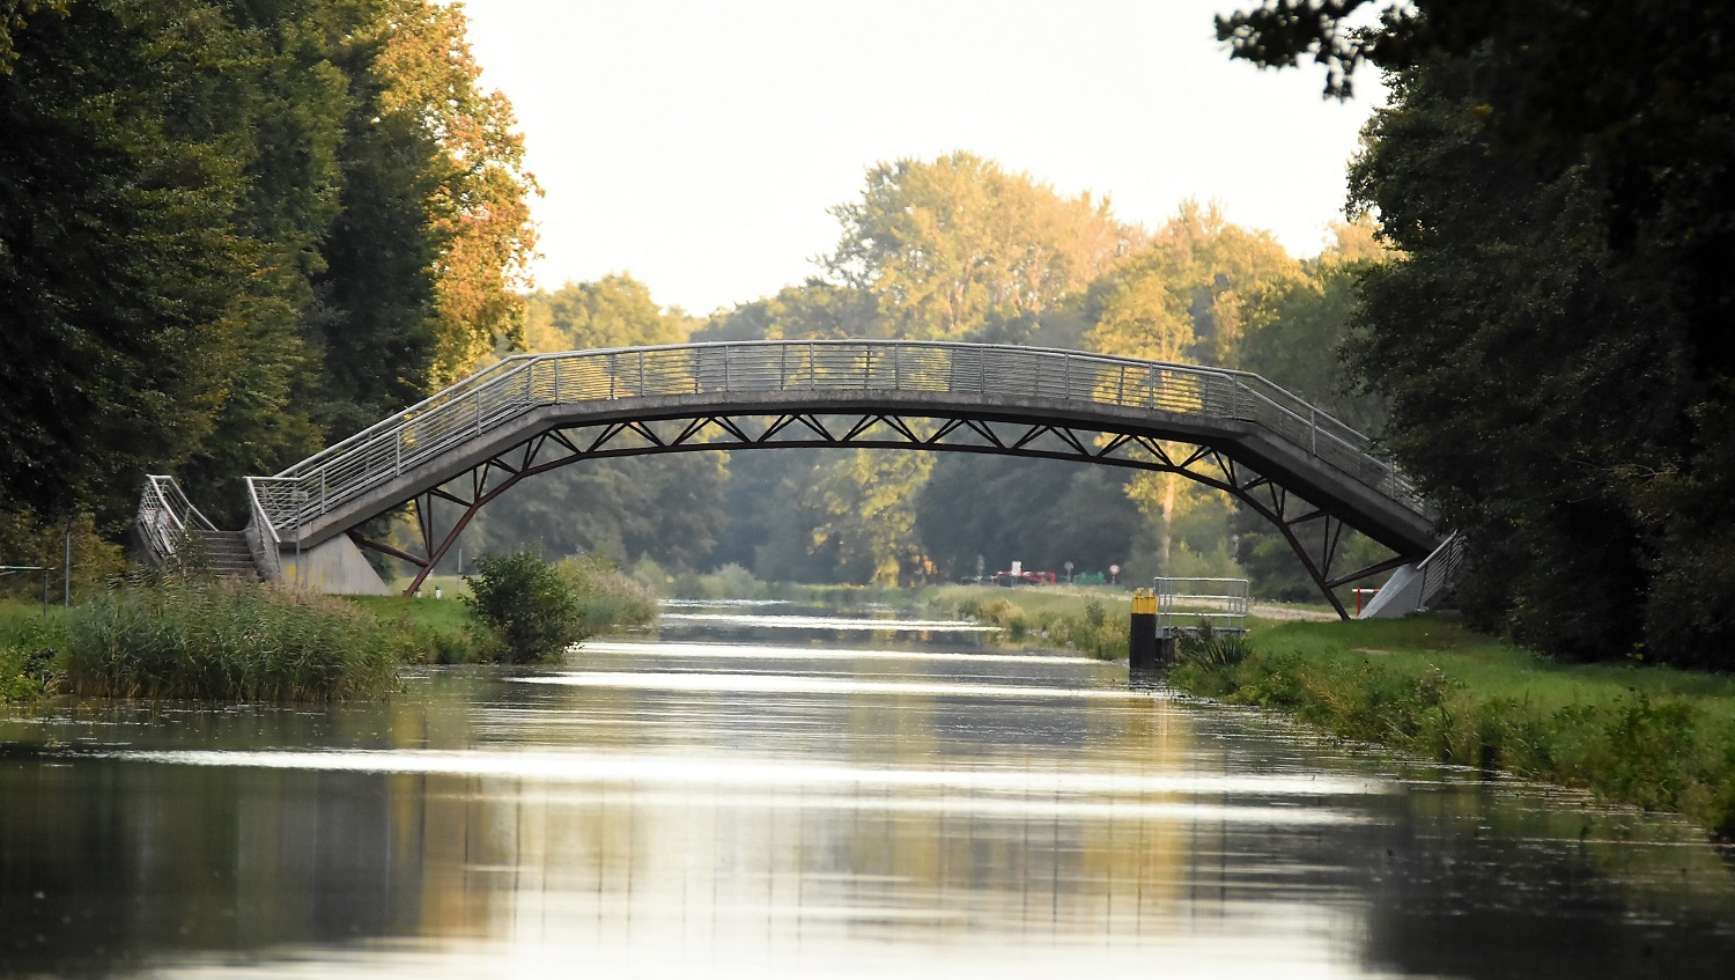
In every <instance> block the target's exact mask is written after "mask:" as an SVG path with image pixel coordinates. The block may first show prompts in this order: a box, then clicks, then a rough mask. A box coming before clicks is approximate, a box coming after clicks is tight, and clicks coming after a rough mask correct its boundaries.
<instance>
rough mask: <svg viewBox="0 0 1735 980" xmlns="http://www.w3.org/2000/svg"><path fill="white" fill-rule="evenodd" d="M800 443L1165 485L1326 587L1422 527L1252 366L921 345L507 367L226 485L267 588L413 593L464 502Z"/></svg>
mask: <svg viewBox="0 0 1735 980" xmlns="http://www.w3.org/2000/svg"><path fill="white" fill-rule="evenodd" d="M812 446H832V447H859V448H885V449H903V450H917V451H928V452H975V453H993V454H999V455H1013V456H1027V457H1033V458H1045V459H1068V460H1075V461H1080V462H1086V463H1093V464H1098V465H1108V466H1121V467H1131V468H1136V469H1143V470H1151V471H1157V472H1170V473H1176V474H1180V475H1182V476H1185V477H1187V478H1188V479H1192V480H1195V481H1198V482H1200V483H1203V484H1206V485H1208V486H1212V487H1215V488H1217V489H1219V490H1222V491H1224V492H1226V493H1230V494H1232V495H1234V496H1235V497H1237V498H1238V499H1239V500H1241V502H1242V503H1243V504H1245V505H1247V506H1249V507H1251V508H1252V509H1254V510H1255V511H1256V512H1258V513H1260V514H1261V515H1263V516H1264V517H1266V518H1267V519H1268V520H1270V521H1271V522H1272V523H1273V524H1274V526H1276V527H1277V528H1278V529H1279V530H1280V531H1281V532H1282V533H1283V535H1284V536H1285V537H1286V538H1287V539H1288V541H1289V543H1290V544H1291V546H1292V547H1293V548H1294V549H1295V550H1296V553H1297V556H1298V557H1299V558H1300V560H1301V561H1302V563H1303V564H1304V565H1305V566H1306V567H1307V570H1308V572H1309V574H1310V575H1311V576H1312V578H1313V580H1314V581H1315V583H1316V584H1317V585H1319V586H1320V587H1321V588H1322V589H1323V590H1325V591H1326V592H1327V595H1328V596H1329V595H1330V589H1331V588H1335V587H1336V586H1338V585H1342V584H1345V583H1347V582H1350V581H1354V580H1357V579H1359V578H1363V577H1366V576H1368V575H1371V574H1375V573H1377V572H1380V571H1384V570H1387V569H1390V568H1395V567H1398V566H1400V565H1405V564H1411V563H1415V562H1417V561H1418V560H1420V559H1421V558H1423V557H1424V556H1426V555H1428V554H1429V553H1430V552H1432V551H1433V550H1434V549H1435V548H1436V546H1437V545H1439V543H1440V541H1441V537H1442V536H1441V535H1440V534H1439V533H1438V531H1437V530H1436V528H1435V525H1434V521H1433V519H1432V517H1431V516H1430V514H1429V512H1428V509H1427V507H1426V505H1425V503H1424V502H1423V500H1422V499H1421V498H1420V497H1419V495H1418V494H1417V493H1416V490H1415V488H1414V487H1413V486H1412V485H1411V484H1410V482H1409V481H1408V480H1407V479H1406V478H1405V477H1404V475H1403V473H1401V472H1400V471H1398V470H1397V469H1396V468H1395V467H1394V466H1393V465H1392V464H1391V462H1390V461H1389V460H1387V459H1385V458H1382V457H1381V456H1379V455H1378V454H1376V453H1375V452H1374V451H1372V449H1371V447H1370V444H1369V441H1368V439H1367V438H1366V437H1365V436H1363V435H1362V434H1361V433H1359V432H1357V431H1356V430H1354V429H1353V428H1351V427H1350V426H1348V425H1345V424H1344V423H1343V422H1341V421H1339V420H1338V419H1336V418H1334V417H1332V416H1331V415H1330V414H1328V413H1326V412H1324V411H1321V410H1319V409H1318V408H1316V407H1315V406H1313V405H1311V404H1309V403H1308V402H1306V401H1304V400H1303V399H1301V398H1299V397H1297V396H1296V395H1294V394H1292V393H1290V392H1288V391H1286V390H1285V389H1283V388H1281V387H1279V386H1278V385H1275V384H1273V383H1271V382H1270V381H1267V380H1266V379H1264V378H1262V377H1260V376H1258V375H1254V374H1248V373H1245V372H1239V371H1230V370H1223V369H1217V368H1207V367H1199V366H1194V365H1184V364H1170V363H1163V362H1153V361H1141V360H1131V359H1126V358H1116V357H1106V356H1103V355H1099V354H1091V353H1085V352H1081V351H1068V350H1050V349H1042V348H1031V347H1016V346H999V345H978V344H954V343H936V342H925V341H749V342H731V343H715V344H683V345H674V346H659V347H635V348H623V349H618V350H593V351H571V352H567V353H559V354H533V355H528V354H527V355H518V356H515V357H509V358H507V359H505V360H503V361H501V362H500V363H498V364H495V365H493V366H492V367H489V368H486V369H484V370H482V371H480V372H478V373H476V374H475V375H472V376H471V377H469V378H466V379H464V380H463V381H460V382H458V383H456V384H454V385H452V386H451V387H449V388H447V389H445V390H444V391H441V392H439V393H438V394H435V395H434V396H432V397H430V398H428V399H427V400H425V401H423V402H421V403H419V404H416V405H413V406H411V407H409V408H406V409H404V410H403V411H401V412H398V413H397V414H395V415H393V416H391V417H390V418H387V419H385V420H383V421H381V422H379V423H378V424H376V425H374V426H371V427H369V428H368V429H365V430H363V431H361V432H358V433H356V434H355V435H353V436H350V437H349V438H347V439H345V440H343V441H342V442H339V443H337V444H336V445H334V446H331V447H330V448H328V449H325V450H322V451H321V452H319V453H316V454H314V455H313V456H310V457H308V458H307V459H304V460H302V461H301V462H299V463H296V464H295V465H293V466H291V467H289V468H288V469H286V470H284V471H283V472H281V473H278V474H276V475H275V476H260V477H250V478H248V480H247V487H248V493H249V497H250V499H249V504H250V509H251V513H252V519H251V521H250V523H249V525H248V527H247V529H246V535H247V540H248V541H249V544H250V547H251V548H252V549H253V552H254V554H255V557H256V559H257V561H258V563H259V565H260V570H261V573H262V574H263V575H265V576H266V577H268V578H278V577H282V576H283V575H284V574H285V573H284V568H285V565H286V563H287V564H290V565H294V564H295V563H296V562H305V561H306V555H308V554H311V553H313V552H316V551H319V550H320V549H321V548H322V547H323V546H326V545H327V544H329V543H337V545H338V546H339V547H346V548H347V547H348V545H346V544H344V542H346V541H347V542H352V543H353V544H354V545H355V546H359V547H364V548H373V549H376V550H379V551H382V552H384V553H387V554H391V555H393V556H395V557H398V558H400V559H403V560H405V561H407V562H410V563H411V564H412V565H415V566H417V567H418V568H419V569H420V570H421V572H420V574H418V575H417V577H416V580H415V585H413V586H412V590H413V589H414V588H416V587H418V586H419V585H420V583H421V580H422V578H423V577H424V576H425V575H426V573H427V571H428V570H429V569H431V568H432V567H433V566H434V564H436V563H437V562H438V561H439V560H440V558H441V557H442V556H443V555H444V554H445V552H446V550H447V549H448V548H449V547H451V546H452V544H453V543H454V542H455V541H456V539H457V537H458V535H459V533H461V532H462V530H463V528H464V526H465V525H466V524H467V523H468V522H469V520H470V518H471V517H472V516H473V515H474V514H475V513H476V512H477V511H478V510H479V509H480V508H481V507H483V506H485V505H486V504H487V503H488V502H490V501H492V500H493V499H495V498H496V497H498V496H499V495H500V494H501V493H502V492H504V491H505V490H507V489H508V488H510V487H511V486H513V485H514V484H516V483H517V482H518V481H519V480H522V479H525V478H527V477H530V476H534V475H536V474H539V473H543V472H546V471H548V470H551V469H554V468H556V467H559V466H564V465H567V464H569V463H573V462H577V461H581V460H587V459H604V458H610V457H620V456H638V455H651V454H658V453H670V452H694V451H715V450H763V449H776V448H797V447H812ZM172 484H173V481H172V480H170V481H167V483H165V482H164V480H163V478H155V479H153V481H152V482H151V484H150V485H148V486H147V488H146V496H145V502H144V505H143V506H142V507H141V512H140V521H141V530H144V529H145V524H146V523H147V522H154V524H155V525H157V530H158V531H159V532H160V530H161V528H162V527H163V526H168V525H174V524H175V523H176V522H178V521H180V520H181V519H182V515H181V514H180V511H181V510H191V505H190V504H186V503H185V498H184V497H183V496H182V495H180V493H179V491H178V489H177V488H174V487H173V485H172ZM165 487H167V488H168V489H166V490H165ZM153 495H154V496H153ZM177 499H178V500H179V501H180V502H181V503H179V504H178V503H177V502H176V500H177ZM412 502H413V504H414V508H415V512H416V518H417V526H418V528H419V530H420V532H421V537H422V544H423V549H422V551H421V553H420V554H412V553H410V552H407V551H404V550H402V549H399V548H396V547H393V546H390V545H387V544H383V543H380V542H374V541H369V540H368V539H366V538H365V537H364V536H363V535H362V534H361V533H360V531H359V529H360V527H361V526H362V525H363V524H365V523H366V522H367V521H369V520H370V519H373V518H376V517H379V516H381V515H383V514H386V513H388V512H391V511H393V510H395V509H397V508H400V507H403V506H404V505H406V504H410V503H412ZM441 510H445V511H447V512H448V514H447V519H446V520H445V521H444V522H443V524H442V523H441V522H440V519H439V514H438V511H441ZM147 511H148V513H147ZM195 513H196V512H195ZM186 516H187V517H188V518H189V519H190V515H186ZM1344 527H1352V528H1355V529H1357V530H1359V531H1361V532H1363V533H1365V534H1367V535H1368V536H1369V537H1372V538H1373V539H1375V540H1376V541H1378V542H1380V543H1381V544H1383V545H1385V546H1386V547H1387V548H1389V549H1391V551H1392V553H1393V554H1392V557H1391V559H1389V560H1387V561H1384V562H1381V563H1379V564H1378V565H1375V566H1368V567H1366V568H1361V569H1354V570H1350V571H1347V572H1346V571H1340V570H1336V569H1334V567H1333V566H1334V564H1335V562H1336V559H1337V557H1338V554H1337V551H1338V549H1337V543H1338V540H1339V536H1340V535H1341V533H1342V529H1343V528H1344ZM152 540H158V541H160V540H164V537H163V535H162V534H161V533H157V534H154V535H153V536H152ZM328 550H329V549H328ZM349 550H351V551H353V548H350V549H349ZM296 567H299V566H296ZM1332 601H1333V604H1334V605H1337V602H1336V600H1335V599H1333V600H1332ZM1339 611H1340V612H1341V611H1342V609H1341V606H1340V607H1339Z"/></svg>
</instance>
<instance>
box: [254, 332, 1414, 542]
mask: <svg viewBox="0 0 1735 980" xmlns="http://www.w3.org/2000/svg"><path fill="white" fill-rule="evenodd" d="M802 391H812V392H827V393H832V394H843V393H847V392H850V391H863V392H867V391H874V392H887V391H892V392H907V393H915V394H923V393H929V394H946V395H950V396H953V397H960V396H961V397H962V398H963V399H965V400H977V401H981V402H983V403H994V402H1006V401H1011V402H1017V401H1021V400H1029V399H1042V400H1054V401H1068V402H1079V403H1086V404H1094V405H1103V406H1110V407H1118V408H1136V409H1147V410H1151V411H1160V412H1165V413H1169V414H1175V415H1191V416H1198V417H1201V418H1209V419H1225V420H1245V421H1249V422H1252V423H1254V424H1256V425H1259V426H1260V427H1262V428H1264V429H1266V430H1268V431H1270V432H1272V433H1274V434H1276V435H1278V436H1280V437H1282V438H1283V439H1285V440H1287V441H1289V442H1290V443H1292V444H1294V445H1296V446H1297V447H1300V448H1303V449H1306V450H1307V451H1309V452H1310V453H1312V454H1313V455H1315V456H1316V457H1317V458H1319V459H1320V460H1322V461H1324V462H1326V463H1328V464H1330V465H1332V466H1334V467H1336V468H1337V469H1339V470H1342V471H1343V472H1345V473H1347V474H1349V475H1350V476H1352V477H1354V478H1355V479H1357V480H1359V481H1361V482H1362V483H1365V484H1366V485H1368V486H1370V487H1372V488H1374V489H1376V490H1378V491H1380V492H1381V493H1383V494H1385V495H1387V496H1389V497H1391V498H1392V499H1394V500H1396V501H1398V502H1400V503H1402V504H1403V505H1405V506H1407V507H1409V508H1410V509H1412V510H1415V511H1417V512H1421V511H1422V503H1421V500H1420V498H1419V497H1418V496H1417V494H1416V493H1415V490H1414V488H1413V487H1412V486H1411V485H1410V483H1409V481H1407V480H1406V479H1404V477H1403V475H1402V474H1401V473H1400V472H1399V471H1398V470H1397V469H1396V468H1395V467H1393V466H1392V465H1391V463H1390V462H1388V461H1386V460H1382V459H1380V458H1378V457H1376V456H1374V455H1372V454H1371V453H1369V452H1368V451H1367V447H1368V445H1369V442H1368V439H1367V437H1366V436H1363V435H1362V434H1361V433H1359V432H1357V431H1356V430H1355V429H1353V428H1351V427H1349V426H1348V425H1345V424H1344V423H1343V422H1341V421H1339V420H1338V419H1336V418H1333V417H1332V416H1331V415H1329V414H1327V413H1325V412H1322V411H1319V410H1318V409H1316V408H1315V407H1313V406H1312V405H1310V404H1308V403H1307V402H1306V401H1304V400H1302V399H1301V398H1299V397H1297V396H1295V395H1294V394H1291V393H1290V392H1288V391H1286V390H1284V389H1283V388H1281V387H1279V386H1277V385H1275V384H1272V383H1271V382H1269V381H1267V380H1265V379H1264V378H1261V377H1259V376H1258V375H1253V374H1246V373H1243V372H1238V371H1227V370H1221V369H1216V368H1206V367H1198V366H1194V365H1184V364H1169V363H1163V362H1154V361H1139V360H1132V359H1128V358H1117V357H1106V356H1102V355H1097V354H1087V353H1082V352H1078V351H1064V350H1051V349H1046V348H1034V347H1002V346H989V345H976V344H955V343H943V342H928V341H817V340H816V341H744V342H732V343H716V344H685V345H676V346H665V347H642V348H625V349H618V350H597V351H571V352H567V353H560V354H535V355H528V354H526V355H517V356H514V357H509V358H506V359H505V360H503V361H501V362H499V363H498V364H495V365H492V366H491V367H488V368H485V369H483V370H482V371H479V372H477V373H476V374H474V375H472V376H470V377H469V378H466V379H464V380H463V381H460V382H458V383H456V384H454V385H452V386H451V387H449V388H447V389H445V390H444V391H441V392H439V393H438V394H436V395H434V396H432V397H430V398H428V399H426V400H424V401H422V402H420V403H418V404H416V405H413V406H411V407H410V408H407V409H404V410H403V411H401V412H399V413H397V414H395V415H393V416H391V417H390V418H387V419H385V420H383V421H381V422H379V423H378V424H376V425H373V426H370V427H369V428H367V429H365V430H363V431H361V432H358V433H356V434H355V435H353V436H351V437H349V438H348V439H345V440H343V441H342V442H340V443H338V444H336V445H334V446H332V447H330V448H329V449H326V450H323V451H322V452H319V453H317V454H315V455H313V456H310V457H308V458H307V459H305V460H302V461H301V462H299V463H296V464H295V465H294V466H291V467H289V468H288V469H286V470H284V471H283V472H282V473H279V474H277V475H276V476H274V477H251V478H249V479H248V485H249V492H250V493H251V494H252V497H253V501H254V504H255V506H254V517H253V520H254V522H255V524H259V525H262V526H261V527H259V528H256V529H255V530H254V532H253V533H254V534H256V535H257V536H258V537H259V538H260V540H261V541H262V542H263V541H264V540H265V539H266V538H270V539H272V540H279V539H280V538H281V532H282V530H283V529H284V528H286V527H291V526H294V527H297V528H299V527H302V526H305V525H306V524H308V523H310V522H311V521H313V520H316V519H317V518H318V517H319V515H321V514H324V513H326V512H327V511H329V510H330V509H332V508H333V507H336V506H338V505H340V504H342V503H343V502H344V501H346V500H348V499H349V498H352V497H354V496H356V495H358V494H361V493H364V492H366V491H367V490H369V489H370V488H372V487H375V486H377V485H379V484H381V483H384V482H386V481H388V480H391V479H393V478H395V477H397V476H399V475H401V474H403V473H404V472H406V471H409V470H411V469H413V468H414V467H416V466H418V465H420V464H421V463H423V462H425V461H427V460H429V459H432V458H434V457H437V456H439V455H441V454H443V453H445V452H447V451H449V450H451V449H452V448H454V447H456V446H458V445H461V444H463V443H465V442H467V441H469V440H471V439H476V438H479V437H483V436H486V435H487V434H488V433H489V432H490V431H492V430H494V429H496V428H498V427H501V426H503V425H506V424H509V423H511V422H512V421H513V420H514V419H516V418H518V417H519V416H520V415H522V414H524V413H526V412H529V411H532V410H534V409H537V408H541V407H543V406H548V405H556V404H578V403H587V402H607V401H618V400H621V399H631V398H647V397H660V396H675V395H701V394H738V395H746V396H751V395H755V394H765V393H785V392H802Z"/></svg>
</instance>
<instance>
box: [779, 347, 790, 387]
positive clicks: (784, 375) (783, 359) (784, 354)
mask: <svg viewBox="0 0 1735 980" xmlns="http://www.w3.org/2000/svg"><path fill="white" fill-rule="evenodd" d="M788 387H789V345H788V344H778V345H777V390H778V391H783V390H784V389H786V388H788Z"/></svg>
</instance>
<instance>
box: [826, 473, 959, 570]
mask: <svg viewBox="0 0 1735 980" xmlns="http://www.w3.org/2000/svg"><path fill="white" fill-rule="evenodd" d="M933 467H934V458H933V457H932V456H930V455H928V454H927V453H916V452H906V451H900V450H892V451H875V450H871V449H854V450H849V451H848V454H847V455H846V456H844V457H843V459H842V460H841V461H840V462H839V463H838V464H837V465H835V466H828V467H825V469H824V471H823V475H822V476H821V478H820V479H819V481H818V483H817V484H816V486H815V488H814V489H815V490H816V491H817V495H818V498H819V501H820V511H821V513H822V514H823V515H824V519H823V521H822V522H821V523H820V524H819V525H818V526H817V527H815V528H814V530H813V547H814V548H823V547H826V546H828V545H829V546H832V547H835V548H836V549H837V552H838V562H839V565H840V566H841V570H842V571H843V574H844V575H845V576H846V577H848V578H849V579H850V580H853V581H857V582H871V583H874V584H878V585H897V584H899V583H900V582H903V581H905V580H906V579H907V578H908V577H909V576H910V575H911V574H912V573H913V572H915V571H916V570H917V569H918V568H920V567H922V564H923V562H922V559H923V557H924V556H923V553H922V547H921V542H920V540H919V539H918V538H917V536H916V508H915V498H916V494H917V493H918V492H919V491H920V489H921V487H922V485H923V484H924V483H926V482H927V479H928V474H929V473H930V472H931V471H932V470H933Z"/></svg>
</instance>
